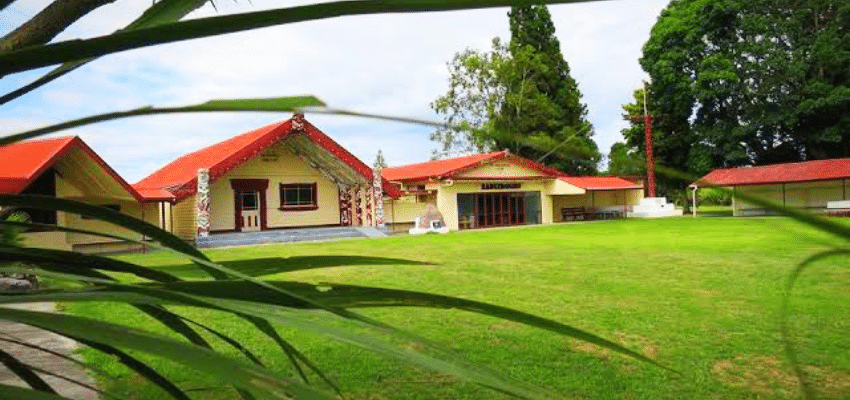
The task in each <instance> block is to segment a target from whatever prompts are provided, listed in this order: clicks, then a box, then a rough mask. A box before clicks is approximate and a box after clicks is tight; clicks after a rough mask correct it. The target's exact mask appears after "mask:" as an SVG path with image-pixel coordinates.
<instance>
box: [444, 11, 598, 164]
mask: <svg viewBox="0 0 850 400" xmlns="http://www.w3.org/2000/svg"><path fill="white" fill-rule="evenodd" d="M509 16H510V20H511V32H512V38H511V42H510V44H509V45H505V44H503V43H502V42H501V41H500V40H499V39H498V38H496V39H494V41H493V49H492V51H490V52H486V53H481V52H477V51H472V50H466V51H464V52H461V53H458V54H456V55H455V58H454V59H453V60H452V62H451V63H449V69H450V72H451V77H450V79H449V90H448V92H447V93H446V94H445V95H444V96H440V97H439V98H437V99H436V100H435V101H434V102H433V103H432V104H431V106H432V108H434V110H435V111H437V112H438V113H440V114H444V115H445V116H446V120H447V122H449V124H450V125H451V126H460V127H463V128H465V129H461V130H455V129H451V128H445V129H438V130H436V131H435V132H434V133H433V134H432V135H431V138H432V140H435V141H437V142H439V143H440V144H441V149H440V151H438V154H437V156H444V155H451V154H453V153H455V152H471V151H486V150H502V149H508V150H510V151H511V152H513V153H515V154H518V155H520V156H523V157H526V158H530V159H532V160H540V161H542V162H543V163H544V164H547V165H549V166H552V167H554V168H557V169H560V170H562V171H565V172H568V173H571V174H577V175H587V174H594V173H596V169H597V164H598V163H599V161H600V158H601V155H600V154H599V149H598V148H597V146H596V143H595V142H594V141H593V140H592V139H591V136H592V134H593V127H592V126H591V124H590V123H589V122H588V121H587V118H586V117H587V108H586V107H585V105H584V104H583V103H582V102H581V93H580V92H579V90H578V86H577V85H576V82H575V80H573V78H572V77H571V76H570V69H569V65H568V64H567V62H566V61H565V60H564V57H563V55H562V54H561V49H560V43H559V42H558V39H557V38H556V37H555V27H554V25H553V24H552V20H551V16H550V15H549V11H548V9H547V8H546V6H545V5H537V6H528V7H522V8H513V9H512V10H511V12H510V14H509Z"/></svg>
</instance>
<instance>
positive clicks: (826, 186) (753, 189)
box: [732, 180, 848, 216]
mask: <svg viewBox="0 0 850 400" xmlns="http://www.w3.org/2000/svg"><path fill="white" fill-rule="evenodd" d="M732 190H733V193H734V194H736V195H737V194H745V195H749V196H756V197H761V198H763V199H766V200H769V201H773V202H774V203H776V204H781V205H785V206H788V207H796V208H804V209H812V210H814V211H816V210H822V209H826V205H827V202H830V201H836V200H848V196H847V184H846V182H845V181H844V180H830V181H815V182H803V183H786V184H777V185H753V186H737V187H735V188H733V189H732ZM732 211H733V214H734V215H735V216H746V215H760V214H766V213H767V212H766V210H764V209H763V208H762V207H761V206H758V205H755V204H750V203H747V202H746V201H744V200H741V199H740V197H739V196H733V202H732Z"/></svg>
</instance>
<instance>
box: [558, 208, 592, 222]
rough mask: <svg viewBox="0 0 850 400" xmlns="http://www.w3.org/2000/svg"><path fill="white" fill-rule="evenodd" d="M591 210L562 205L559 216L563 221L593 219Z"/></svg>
mask: <svg viewBox="0 0 850 400" xmlns="http://www.w3.org/2000/svg"><path fill="white" fill-rule="evenodd" d="M593 217H594V214H593V212H588V211H587V210H586V209H585V208H584V207H564V208H562V209H561V218H562V219H563V220H564V221H575V220H578V219H582V220H587V219H593Z"/></svg>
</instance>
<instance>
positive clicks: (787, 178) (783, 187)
mask: <svg viewBox="0 0 850 400" xmlns="http://www.w3.org/2000/svg"><path fill="white" fill-rule="evenodd" d="M848 179H850V158H838V159H831V160H816V161H803V162H795V163H785V164H774V165H764V166H758V167H740V168H722V169H716V170H714V171H711V172H710V173H709V174H708V175H706V176H704V177H703V178H702V179H701V180H700V181H699V182H695V183H693V184H691V187H692V188H698V187H717V186H720V187H726V188H729V189H730V190H731V191H732V212H733V215H735V216H747V215H764V214H769V211H768V210H765V209H764V208H762V207H760V206H758V205H754V204H750V203H747V202H746V201H743V200H741V199H740V197H739V195H740V194H742V193H744V194H747V195H751V196H758V197H761V198H764V199H767V200H770V201H773V202H774V203H776V204H781V205H783V206H787V207H795V208H800V209H807V210H811V211H814V212H821V211H825V210H826V208H827V203H828V202H832V201H842V200H848V197H847V181H848Z"/></svg>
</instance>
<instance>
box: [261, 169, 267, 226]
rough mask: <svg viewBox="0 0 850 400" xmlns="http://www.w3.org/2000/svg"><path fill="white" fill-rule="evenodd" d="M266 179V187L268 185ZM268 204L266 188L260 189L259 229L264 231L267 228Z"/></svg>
mask: <svg viewBox="0 0 850 400" xmlns="http://www.w3.org/2000/svg"><path fill="white" fill-rule="evenodd" d="M268 186H269V185H268V181H267V182H266V187H268ZM268 209H269V208H268V206H267V205H266V189H263V190H260V230H261V231H264V230H266V229H268V228H269V226H268V223H269V217H268Z"/></svg>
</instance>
